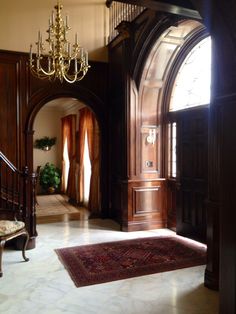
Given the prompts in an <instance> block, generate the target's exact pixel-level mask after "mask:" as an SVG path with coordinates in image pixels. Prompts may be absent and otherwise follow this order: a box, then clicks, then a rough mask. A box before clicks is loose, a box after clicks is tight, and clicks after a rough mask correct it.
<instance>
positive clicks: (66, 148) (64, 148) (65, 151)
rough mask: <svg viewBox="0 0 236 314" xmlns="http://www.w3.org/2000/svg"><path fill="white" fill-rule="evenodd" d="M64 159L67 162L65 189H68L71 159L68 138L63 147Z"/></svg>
mask: <svg viewBox="0 0 236 314" xmlns="http://www.w3.org/2000/svg"><path fill="white" fill-rule="evenodd" d="M63 160H64V162H65V172H64V184H65V186H64V188H65V191H66V189H67V185H68V175H69V168H70V160H69V155H68V147H67V138H66V139H65V144H64V147H63Z"/></svg>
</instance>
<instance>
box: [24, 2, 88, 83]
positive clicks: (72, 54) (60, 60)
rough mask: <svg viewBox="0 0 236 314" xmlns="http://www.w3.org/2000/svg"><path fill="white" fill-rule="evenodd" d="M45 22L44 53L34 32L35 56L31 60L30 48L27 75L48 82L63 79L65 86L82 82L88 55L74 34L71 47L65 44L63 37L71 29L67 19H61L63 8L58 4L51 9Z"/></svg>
mask: <svg viewBox="0 0 236 314" xmlns="http://www.w3.org/2000/svg"><path fill="white" fill-rule="evenodd" d="M54 8H55V9H56V12H54V11H52V15H51V17H50V18H49V28H48V30H47V33H48V38H47V39H46V42H47V45H48V47H49V48H48V52H47V53H46V52H45V48H44V44H43V41H42V35H41V33H40V31H39V32H38V41H37V42H36V47H37V53H36V55H35V58H33V54H32V45H30V70H31V73H32V74H33V75H34V76H36V77H38V78H40V79H46V78H48V79H49V80H52V81H54V80H56V79H59V80H60V81H61V82H63V79H64V80H65V81H66V82H68V83H74V82H76V81H80V80H82V79H83V77H84V76H85V74H86V73H87V71H88V69H89V68H90V66H89V64H88V52H87V51H86V50H84V48H82V47H81V46H80V45H79V44H78V34H77V33H76V34H75V43H74V44H73V45H71V43H70V42H69V41H68V40H67V38H66V35H67V33H68V31H69V30H70V29H71V28H70V27H69V25H68V20H69V18H68V16H66V19H65V21H64V20H63V19H62V16H61V10H62V8H63V6H62V5H61V4H60V3H59V1H58V3H57V5H56V6H55V7H54Z"/></svg>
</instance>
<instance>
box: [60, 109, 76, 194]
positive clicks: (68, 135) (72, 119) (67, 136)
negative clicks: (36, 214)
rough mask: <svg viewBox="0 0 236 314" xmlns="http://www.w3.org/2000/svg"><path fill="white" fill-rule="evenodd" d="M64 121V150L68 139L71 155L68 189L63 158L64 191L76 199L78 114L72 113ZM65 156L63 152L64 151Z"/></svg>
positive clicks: (69, 154) (69, 153)
mask: <svg viewBox="0 0 236 314" xmlns="http://www.w3.org/2000/svg"><path fill="white" fill-rule="evenodd" d="M61 121H62V150H63V151H64V146H65V142H66V140H67V149H68V156H69V162H70V166H69V174H68V182H67V189H66V182H65V160H64V158H63V159H62V192H63V193H67V195H68V196H69V198H70V199H71V200H75V199H76V186H75V157H76V156H75V148H76V146H75V134H76V115H74V114H71V115H68V116H66V117H63V118H62V119H61ZM62 156H63V153H62ZM63 157H64V156H63Z"/></svg>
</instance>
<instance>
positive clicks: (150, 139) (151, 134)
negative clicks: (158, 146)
mask: <svg viewBox="0 0 236 314" xmlns="http://www.w3.org/2000/svg"><path fill="white" fill-rule="evenodd" d="M146 141H147V143H148V144H152V145H154V144H155V142H156V129H149V134H148V136H147V137H146Z"/></svg>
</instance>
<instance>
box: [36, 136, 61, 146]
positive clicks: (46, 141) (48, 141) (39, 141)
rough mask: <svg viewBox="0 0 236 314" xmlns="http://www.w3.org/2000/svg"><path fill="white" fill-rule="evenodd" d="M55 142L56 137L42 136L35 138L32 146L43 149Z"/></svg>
mask: <svg viewBox="0 0 236 314" xmlns="http://www.w3.org/2000/svg"><path fill="white" fill-rule="evenodd" d="M55 143H56V137H52V138H49V137H48V136H44V137H43V138H40V139H37V140H35V143H34V147H35V148H39V149H44V148H45V147H47V146H48V147H50V148H51V147H52V146H53V145H55Z"/></svg>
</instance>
